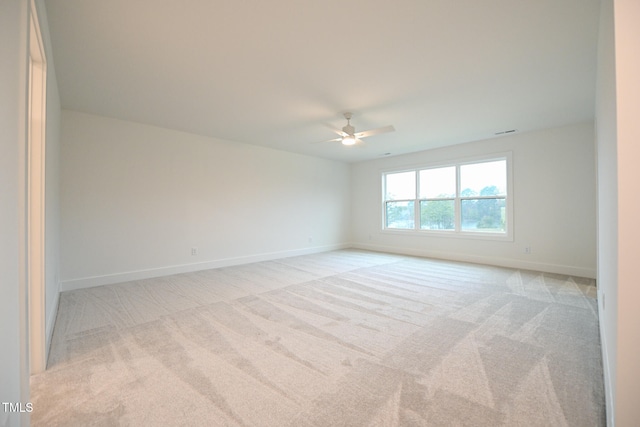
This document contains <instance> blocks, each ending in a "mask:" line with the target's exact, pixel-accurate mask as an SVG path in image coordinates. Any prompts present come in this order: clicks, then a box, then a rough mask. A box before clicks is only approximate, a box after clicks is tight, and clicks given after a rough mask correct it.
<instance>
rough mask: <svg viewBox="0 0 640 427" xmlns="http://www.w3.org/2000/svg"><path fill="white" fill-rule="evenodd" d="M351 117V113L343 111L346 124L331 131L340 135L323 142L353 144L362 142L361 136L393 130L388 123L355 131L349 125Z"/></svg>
mask: <svg viewBox="0 0 640 427" xmlns="http://www.w3.org/2000/svg"><path fill="white" fill-rule="evenodd" d="M351 117H352V114H351V113H349V112H347V113H344V118H345V119H347V125H346V126H344V127H343V128H342V130H339V129H333V131H334V132H335V133H337V134H338V135H340V137H338V138H334V139H330V140H328V141H324V142H334V141H340V142H341V143H342V145H354V144H358V143H362V142H363V141H362V138H366V137H368V136H373V135H378V134H380V133H386V132H393V131H394V130H395V128H394V127H393V126H391V125H389V126H384V127H381V128H377V129H371V130H365V131H363V132H358V133H356V129H355V128H354V127H353V126H351Z"/></svg>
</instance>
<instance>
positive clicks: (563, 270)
mask: <svg viewBox="0 0 640 427" xmlns="http://www.w3.org/2000/svg"><path fill="white" fill-rule="evenodd" d="M351 247H352V248H355V249H364V250H369V251H376V252H389V253H395V254H400V255H412V256H421V257H427V258H436V259H444V260H449V261H462V262H472V263H476V264H487V265H495V266H499V267H509V268H517V269H521V270H533V271H542V272H545V273H556V274H566V275H567V276H574V277H587V278H590V279H595V278H596V270H595V268H583V267H574V266H570V265H557V264H551V263H543V262H531V261H523V260H519V259H513V258H499V257H494V256H485V255H475V254H462V253H457V252H442V251H433V250H428V249H413V248H399V247H394V246H384V245H374V244H370V243H352V244H351Z"/></svg>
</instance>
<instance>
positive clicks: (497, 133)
mask: <svg viewBox="0 0 640 427" xmlns="http://www.w3.org/2000/svg"><path fill="white" fill-rule="evenodd" d="M517 131H518V129H509V130H501V131H500V132H496V133H495V135H506V134H508V133H515V132H517Z"/></svg>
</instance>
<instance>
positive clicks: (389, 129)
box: [355, 125, 396, 138]
mask: <svg viewBox="0 0 640 427" xmlns="http://www.w3.org/2000/svg"><path fill="white" fill-rule="evenodd" d="M394 130H396V129H395V128H394V127H393V126H391V125H389V126H385V127H381V128H377V129H371V130H365V131H364V132H358V133H356V135H355V137H356V138H366V137H368V136H373V135H378V134H381V133H386V132H393V131H394Z"/></svg>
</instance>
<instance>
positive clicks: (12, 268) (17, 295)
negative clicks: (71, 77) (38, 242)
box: [0, 0, 29, 427]
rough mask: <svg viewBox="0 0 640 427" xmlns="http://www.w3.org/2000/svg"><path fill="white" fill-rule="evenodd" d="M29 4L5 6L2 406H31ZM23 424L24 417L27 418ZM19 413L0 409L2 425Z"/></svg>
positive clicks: (0, 54)
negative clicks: (26, 266) (25, 234)
mask: <svg viewBox="0 0 640 427" xmlns="http://www.w3.org/2000/svg"><path fill="white" fill-rule="evenodd" d="M27 29H28V27H27V2H26V1H23V0H2V2H0V58H1V60H0V129H1V130H2V131H1V132H0V236H1V237H0V402H14V403H15V402H27V401H28V399H29V377H28V364H27V360H26V355H27V335H26V319H27V317H26V315H27V312H26V302H27V301H26V293H25V292H26V289H25V283H24V274H23V271H21V270H22V269H21V260H22V261H24V257H21V256H20V254H21V252H22V253H23V251H24V242H23V241H21V240H23V239H22V238H21V232H20V230H21V228H23V227H24V217H23V214H24V211H21V210H20V206H21V205H23V202H24V195H25V194H24V179H25V170H24V160H25V157H24V150H25V147H26V127H25V124H26V97H27V86H26V83H27V79H26V71H27ZM22 418H23V420H24V419H25V417H22ZM20 422H21V416H20V414H16V413H11V414H10V413H5V412H4V411H0V426H3V427H4V426H18V425H20Z"/></svg>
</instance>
